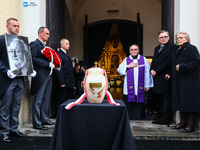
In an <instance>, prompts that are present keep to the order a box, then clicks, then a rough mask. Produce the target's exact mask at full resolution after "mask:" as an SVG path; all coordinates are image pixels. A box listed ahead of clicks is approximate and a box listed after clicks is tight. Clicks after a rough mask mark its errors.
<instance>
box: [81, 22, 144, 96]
mask: <svg viewBox="0 0 200 150" xmlns="http://www.w3.org/2000/svg"><path fill="white" fill-rule="evenodd" d="M141 33H142V25H141V24H139V27H138V23H137V22H133V21H128V20H103V21H98V22H94V23H91V24H86V25H85V33H84V38H85V39H86V40H85V43H84V46H85V49H84V51H85V53H84V60H85V61H86V62H87V63H88V67H89V68H90V67H92V66H94V62H95V61H97V62H98V66H99V67H101V68H102V69H104V70H105V71H106V73H107V77H108V82H109V91H110V92H111V94H112V95H114V99H122V94H123V87H122V85H123V76H121V75H119V74H118V72H117V68H118V66H119V64H121V63H122V61H123V60H124V58H125V57H126V56H128V55H129V47H130V46H131V45H132V44H138V45H139V44H140V49H141V52H142V34H141ZM138 34H141V35H139V36H138ZM138 37H141V38H140V39H137V38H138Z"/></svg>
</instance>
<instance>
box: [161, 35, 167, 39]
mask: <svg viewBox="0 0 200 150" xmlns="http://www.w3.org/2000/svg"><path fill="white" fill-rule="evenodd" d="M166 38H168V36H161V37H159V39H166Z"/></svg>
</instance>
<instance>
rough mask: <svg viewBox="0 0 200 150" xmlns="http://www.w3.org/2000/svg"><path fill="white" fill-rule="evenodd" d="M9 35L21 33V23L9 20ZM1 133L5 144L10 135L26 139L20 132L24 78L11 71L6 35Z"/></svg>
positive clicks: (1, 46)
mask: <svg viewBox="0 0 200 150" xmlns="http://www.w3.org/2000/svg"><path fill="white" fill-rule="evenodd" d="M6 28H7V34H14V35H17V34H18V33H19V22H18V20H17V19H16V18H9V19H8V20H7V22H6ZM0 82H1V86H0V100H1V102H0V133H1V135H2V137H3V141H4V142H11V139H10V137H9V135H15V136H18V137H25V136H26V134H23V133H21V132H20V131H19V130H18V126H19V118H18V115H19V111H20V106H21V100H22V96H23V93H24V79H23V77H16V75H15V74H14V73H13V72H12V71H11V70H10V67H9V61H8V54H7V47H6V44H5V35H1V36H0Z"/></svg>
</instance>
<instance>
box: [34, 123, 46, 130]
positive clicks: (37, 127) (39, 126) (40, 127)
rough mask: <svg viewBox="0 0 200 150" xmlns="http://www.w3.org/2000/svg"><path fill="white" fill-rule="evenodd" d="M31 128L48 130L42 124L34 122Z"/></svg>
mask: <svg viewBox="0 0 200 150" xmlns="http://www.w3.org/2000/svg"><path fill="white" fill-rule="evenodd" d="M33 129H37V130H48V129H49V128H47V127H45V126H43V125H39V124H36V125H34V126H33Z"/></svg>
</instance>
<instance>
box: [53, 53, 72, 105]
mask: <svg viewBox="0 0 200 150" xmlns="http://www.w3.org/2000/svg"><path fill="white" fill-rule="evenodd" d="M58 54H59V56H60V58H61V59H62V65H61V69H60V71H55V82H56V86H57V89H56V93H57V94H56V105H57V109H58V107H59V106H60V104H62V103H63V102H65V101H66V100H68V99H70V98H72V92H73V87H74V86H75V81H74V74H73V66H72V61H71V58H70V57H69V56H68V54H67V53H65V52H63V51H62V50H61V49H60V50H59V51H58ZM61 85H65V87H60V86H61Z"/></svg>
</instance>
